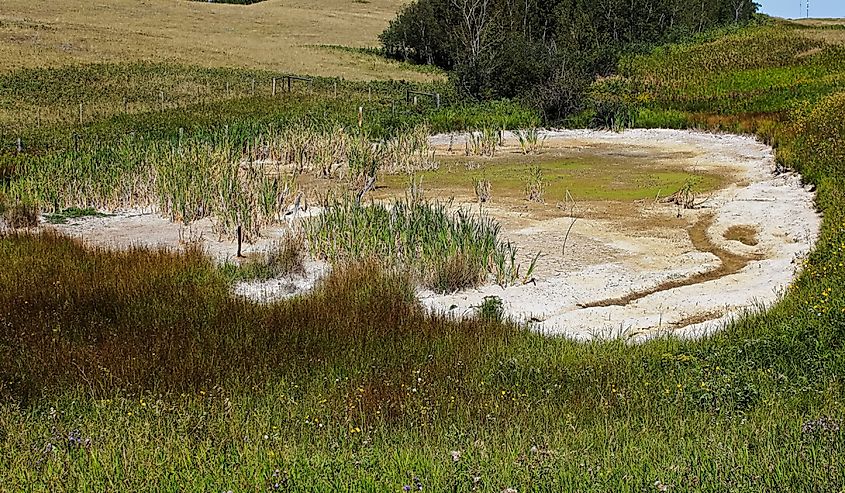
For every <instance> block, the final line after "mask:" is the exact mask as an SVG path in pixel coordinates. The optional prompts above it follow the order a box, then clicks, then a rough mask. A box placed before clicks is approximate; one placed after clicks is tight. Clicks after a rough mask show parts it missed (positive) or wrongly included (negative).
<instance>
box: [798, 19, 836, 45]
mask: <svg viewBox="0 0 845 493" xmlns="http://www.w3.org/2000/svg"><path fill="white" fill-rule="evenodd" d="M793 22H795V23H796V24H799V25H801V26H805V27H810V28H814V29H806V30H804V34H805V35H806V36H808V37H810V38H811V39H816V40H820V41H824V42H826V43H832V44H845V19H798V20H795V21H793Z"/></svg>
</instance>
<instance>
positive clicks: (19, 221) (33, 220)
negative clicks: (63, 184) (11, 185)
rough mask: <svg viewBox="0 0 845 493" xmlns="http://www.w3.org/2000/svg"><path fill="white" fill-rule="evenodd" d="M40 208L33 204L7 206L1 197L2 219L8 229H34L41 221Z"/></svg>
mask: <svg viewBox="0 0 845 493" xmlns="http://www.w3.org/2000/svg"><path fill="white" fill-rule="evenodd" d="M40 213H41V211H40V210H39V208H38V206H37V205H36V204H34V203H32V202H16V203H14V204H11V205H10V204H6V203H4V200H3V199H2V197H0V217H2V219H3V222H4V223H5V224H6V226H7V227H9V228H12V229H24V228H34V227H36V226H38V222H39V220H40Z"/></svg>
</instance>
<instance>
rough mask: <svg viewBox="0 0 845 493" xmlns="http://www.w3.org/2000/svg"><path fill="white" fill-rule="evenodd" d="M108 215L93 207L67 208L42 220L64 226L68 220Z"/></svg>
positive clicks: (47, 215)
mask: <svg viewBox="0 0 845 493" xmlns="http://www.w3.org/2000/svg"><path fill="white" fill-rule="evenodd" d="M107 215H108V214H104V213H102V212H99V211H97V210H96V209H94V208H93V207H85V208H79V207H68V208H67V209H64V210H62V211H59V212H55V213H53V214H46V215H45V216H44V219H46V220H47V222H48V223H50V224H65V223H67V220H68V219H79V218H81V217H105V216H107Z"/></svg>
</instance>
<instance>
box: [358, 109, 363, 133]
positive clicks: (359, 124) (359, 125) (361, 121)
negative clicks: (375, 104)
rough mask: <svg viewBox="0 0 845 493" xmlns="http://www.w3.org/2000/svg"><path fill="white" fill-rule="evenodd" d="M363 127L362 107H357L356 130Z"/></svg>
mask: <svg viewBox="0 0 845 493" xmlns="http://www.w3.org/2000/svg"><path fill="white" fill-rule="evenodd" d="M363 126H364V107H363V106H359V107H358V128H362V127H363Z"/></svg>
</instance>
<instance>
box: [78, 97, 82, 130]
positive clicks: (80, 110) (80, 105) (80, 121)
mask: <svg viewBox="0 0 845 493" xmlns="http://www.w3.org/2000/svg"><path fill="white" fill-rule="evenodd" d="M79 124H80V125H82V101H80V102H79Z"/></svg>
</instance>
